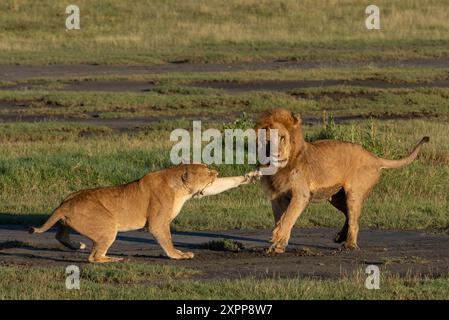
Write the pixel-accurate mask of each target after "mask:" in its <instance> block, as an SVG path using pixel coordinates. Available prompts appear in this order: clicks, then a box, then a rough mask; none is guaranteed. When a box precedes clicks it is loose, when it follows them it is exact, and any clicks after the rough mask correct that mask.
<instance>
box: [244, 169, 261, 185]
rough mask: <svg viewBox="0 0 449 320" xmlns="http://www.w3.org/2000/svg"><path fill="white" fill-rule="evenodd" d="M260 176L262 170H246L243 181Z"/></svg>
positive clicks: (256, 178)
mask: <svg viewBox="0 0 449 320" xmlns="http://www.w3.org/2000/svg"><path fill="white" fill-rule="evenodd" d="M260 177H262V172H261V171H260V170H256V171H251V172H248V173H247V174H245V183H250V182H254V181H257V180H260Z"/></svg>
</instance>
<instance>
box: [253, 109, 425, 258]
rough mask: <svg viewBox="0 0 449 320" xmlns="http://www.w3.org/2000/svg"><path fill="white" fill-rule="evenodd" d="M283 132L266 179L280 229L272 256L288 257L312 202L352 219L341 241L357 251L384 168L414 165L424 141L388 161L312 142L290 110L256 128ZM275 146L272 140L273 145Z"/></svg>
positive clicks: (358, 149)
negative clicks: (366, 204) (365, 209)
mask: <svg viewBox="0 0 449 320" xmlns="http://www.w3.org/2000/svg"><path fill="white" fill-rule="evenodd" d="M273 128H274V129H278V137H279V140H278V144H279V149H278V150H279V151H278V154H276V155H275V156H274V158H275V159H278V160H282V161H279V167H278V169H277V171H276V173H275V174H274V175H266V176H264V177H263V178H262V185H263V188H264V190H265V192H266V194H267V195H268V196H269V198H270V199H271V204H272V209H273V215H274V219H275V228H274V230H273V234H272V239H271V242H272V244H271V246H270V248H269V252H279V253H280V252H284V250H285V246H286V245H287V244H288V240H289V238H290V232H291V229H292V227H293V225H294V224H295V222H296V220H297V219H298V218H299V216H300V214H301V212H302V211H303V210H304V209H305V208H306V206H307V205H308V204H309V202H311V201H319V200H329V201H330V203H331V204H332V205H333V206H334V207H336V208H337V209H338V210H340V211H341V212H343V214H344V215H345V217H346V221H345V224H344V226H343V228H342V229H341V231H340V232H339V233H338V234H337V237H336V239H335V241H336V242H339V243H341V242H344V247H345V248H347V249H355V248H357V247H358V246H357V236H358V231H359V218H360V214H361V209H362V204H363V201H364V200H365V199H366V197H367V196H368V194H369V192H370V191H371V190H372V189H373V187H374V186H375V185H376V183H377V182H378V180H379V177H380V173H381V169H383V168H399V167H402V166H404V165H407V164H409V163H411V162H412V161H413V160H414V159H415V158H416V156H417V155H418V153H419V150H420V149H421V146H422V145H423V144H424V143H426V142H428V141H429V138H428V137H424V138H423V139H422V140H421V141H420V142H419V143H418V145H417V146H416V147H415V148H414V149H413V151H412V152H411V153H410V154H409V155H408V156H407V157H405V158H403V159H401V160H386V159H382V158H379V157H377V156H376V155H374V154H372V153H371V152H369V151H367V150H365V149H364V148H363V147H362V146H360V145H357V144H353V143H348V142H342V141H336V140H320V141H315V142H312V143H309V142H306V141H305V140H304V138H303V134H302V131H301V119H300V117H299V116H298V115H293V114H292V113H291V112H290V111H288V110H285V109H274V110H270V111H267V112H265V113H264V114H263V115H262V116H261V117H260V118H259V120H258V121H257V124H256V129H257V130H258V129H266V130H268V129H273ZM268 141H269V140H268Z"/></svg>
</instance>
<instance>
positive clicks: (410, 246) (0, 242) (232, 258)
mask: <svg viewBox="0 0 449 320" xmlns="http://www.w3.org/2000/svg"><path fill="white" fill-rule="evenodd" d="M336 232H337V230H336V229H332V228H313V229H299V228H295V229H294V230H293V232H292V238H291V241H290V245H289V247H288V250H287V252H286V253H285V254H281V255H275V256H268V255H266V254H265V253H264V248H266V246H267V245H268V243H267V239H269V236H270V230H228V231H195V232H174V233H173V241H174V244H175V246H176V247H177V248H179V249H181V250H184V251H186V250H189V251H192V252H194V253H195V258H194V259H193V260H184V261H174V260H169V259H167V258H166V257H165V256H163V252H162V249H161V248H160V247H159V246H158V245H157V244H156V243H155V241H154V240H153V238H152V236H151V235H150V234H149V233H148V232H145V231H143V230H142V231H135V232H126V233H120V234H119V235H118V237H117V240H116V242H115V243H114V244H113V246H112V247H111V249H110V254H111V255H115V256H121V257H124V258H126V260H127V261H133V262H138V263H155V264H165V265H175V266H184V267H189V268H193V269H197V270H199V271H200V274H199V275H198V277H199V278H201V279H222V278H230V279H232V278H240V277H244V276H256V277H295V276H316V277H320V278H336V277H339V276H341V275H350V274H352V273H353V272H354V271H356V270H358V269H360V268H361V269H362V270H364V269H365V268H366V266H367V265H370V264H375V265H379V266H380V267H381V269H382V270H388V271H389V272H392V273H395V274H399V275H406V274H414V275H415V274H416V275H417V274H421V275H429V276H438V275H441V274H447V272H448V271H449V236H447V235H433V234H428V233H425V232H421V231H393V230H362V231H361V233H360V240H359V245H360V247H361V249H360V250H357V251H352V252H347V251H340V250H339V248H340V246H339V245H338V244H335V243H334V242H333V241H332V239H333V236H334V235H335V233H336ZM54 234H55V231H54V230H50V231H49V232H47V233H45V234H41V235H30V234H28V232H27V226H23V225H0V263H1V264H2V265H11V264H13V265H24V266H47V265H68V264H77V265H83V264H85V263H86V259H87V256H88V254H89V249H90V241H89V240H87V239H83V237H82V236H80V235H73V236H72V238H73V239H76V240H81V241H84V242H85V243H86V244H87V246H88V247H87V250H85V251H71V250H69V249H66V248H64V247H63V246H62V245H60V244H59V243H58V242H57V241H56V240H55V239H54ZM220 239H229V240H234V241H237V242H240V243H241V244H243V249H241V250H240V251H239V252H230V251H213V250H209V249H203V248H202V245H203V244H204V243H207V242H209V241H211V240H220ZM124 263H126V262H124Z"/></svg>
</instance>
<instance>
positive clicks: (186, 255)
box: [169, 250, 195, 260]
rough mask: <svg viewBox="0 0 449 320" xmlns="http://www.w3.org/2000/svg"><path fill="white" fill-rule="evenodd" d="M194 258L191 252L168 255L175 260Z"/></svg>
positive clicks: (178, 251)
mask: <svg viewBox="0 0 449 320" xmlns="http://www.w3.org/2000/svg"><path fill="white" fill-rule="evenodd" d="M194 256H195V255H194V254H193V252H182V251H181V250H176V251H175V252H172V253H170V254H169V258H170V259H175V260H184V259H192V258H193V257H194Z"/></svg>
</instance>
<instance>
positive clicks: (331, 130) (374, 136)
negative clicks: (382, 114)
mask: <svg viewBox="0 0 449 320" xmlns="http://www.w3.org/2000/svg"><path fill="white" fill-rule="evenodd" d="M306 139H307V140H309V141H315V140H325V139H329V140H340V141H347V142H352V143H357V144H361V145H362V146H363V147H364V148H365V149H367V150H369V151H371V152H373V153H374V154H376V155H378V156H380V155H383V153H384V149H383V143H382V140H381V139H380V137H379V134H378V130H377V126H376V123H375V121H374V120H373V119H371V120H370V122H369V124H368V126H364V125H360V124H351V125H341V124H336V123H335V120H334V118H333V117H332V115H331V116H330V117H328V115H327V114H326V112H324V113H323V126H322V128H321V129H320V130H319V131H318V132H317V133H316V134H312V135H306Z"/></svg>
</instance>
